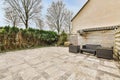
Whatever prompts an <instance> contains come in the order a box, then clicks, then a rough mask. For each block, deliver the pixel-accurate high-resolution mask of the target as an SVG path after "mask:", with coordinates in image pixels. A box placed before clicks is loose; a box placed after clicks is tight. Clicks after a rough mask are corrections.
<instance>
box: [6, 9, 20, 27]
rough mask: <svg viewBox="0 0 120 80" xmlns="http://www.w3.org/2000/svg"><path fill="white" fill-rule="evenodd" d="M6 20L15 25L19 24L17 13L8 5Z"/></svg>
mask: <svg viewBox="0 0 120 80" xmlns="http://www.w3.org/2000/svg"><path fill="white" fill-rule="evenodd" d="M4 10H5V20H6V21H7V23H9V24H11V25H12V26H13V27H16V26H18V25H19V23H20V21H19V17H18V16H17V15H16V14H15V11H14V9H13V8H11V7H6V8H5V9H4Z"/></svg>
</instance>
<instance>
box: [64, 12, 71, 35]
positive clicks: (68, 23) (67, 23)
mask: <svg viewBox="0 0 120 80" xmlns="http://www.w3.org/2000/svg"><path fill="white" fill-rule="evenodd" d="M65 15H66V16H65V30H66V31H68V33H69V34H71V29H72V24H71V19H72V16H73V12H72V11H70V10H66V12H65Z"/></svg>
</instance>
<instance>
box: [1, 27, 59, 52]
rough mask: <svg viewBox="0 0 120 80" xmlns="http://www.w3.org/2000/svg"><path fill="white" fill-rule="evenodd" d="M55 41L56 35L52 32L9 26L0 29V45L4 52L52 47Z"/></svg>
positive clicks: (56, 39)
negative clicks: (2, 45) (0, 44)
mask: <svg viewBox="0 0 120 80" xmlns="http://www.w3.org/2000/svg"><path fill="white" fill-rule="evenodd" d="M57 41H58V35H57V33H56V32H53V31H45V30H39V29H33V28H28V29H19V28H17V27H10V26H5V27H1V28H0V43H2V44H4V50H6V49H7V50H13V49H16V48H17V49H19V48H20V49H21V48H28V47H29V48H30V47H37V46H47V45H53V44H55V43H57Z"/></svg>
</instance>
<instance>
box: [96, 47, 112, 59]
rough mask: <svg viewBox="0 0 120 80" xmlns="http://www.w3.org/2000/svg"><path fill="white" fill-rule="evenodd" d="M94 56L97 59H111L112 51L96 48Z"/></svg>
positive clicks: (110, 49)
mask: <svg viewBox="0 0 120 80" xmlns="http://www.w3.org/2000/svg"><path fill="white" fill-rule="evenodd" d="M96 55H97V57H98V58H104V59H113V49H112V48H104V47H101V48H98V49H97V51H96Z"/></svg>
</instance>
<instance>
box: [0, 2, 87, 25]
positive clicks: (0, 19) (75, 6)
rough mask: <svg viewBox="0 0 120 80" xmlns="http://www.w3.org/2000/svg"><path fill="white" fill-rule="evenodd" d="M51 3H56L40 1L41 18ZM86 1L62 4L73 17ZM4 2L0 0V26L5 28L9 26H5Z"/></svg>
mask: <svg viewBox="0 0 120 80" xmlns="http://www.w3.org/2000/svg"><path fill="white" fill-rule="evenodd" d="M52 1H56V0H42V6H43V9H42V16H43V18H45V15H46V13H47V8H48V7H49V6H50V4H51V2H52ZM86 1H87V0H63V2H64V3H65V5H66V8H68V9H69V10H71V11H72V12H73V13H74V15H75V14H76V13H77V12H78V11H79V10H80V9H81V7H82V6H83V5H84V4H85V2H86ZM4 6H5V5H4V0H0V26H5V25H9V24H6V22H5V17H4V15H5V14H4V9H3V8H4Z"/></svg>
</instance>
